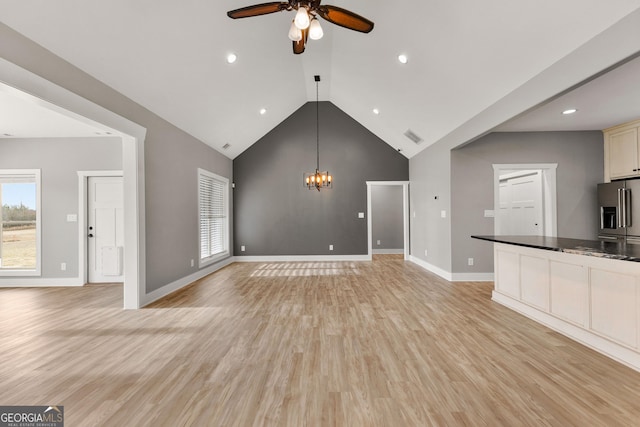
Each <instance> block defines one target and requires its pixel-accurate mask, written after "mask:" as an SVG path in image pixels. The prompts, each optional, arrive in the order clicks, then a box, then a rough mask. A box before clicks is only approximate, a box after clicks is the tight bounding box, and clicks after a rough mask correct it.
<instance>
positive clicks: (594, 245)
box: [471, 236, 640, 371]
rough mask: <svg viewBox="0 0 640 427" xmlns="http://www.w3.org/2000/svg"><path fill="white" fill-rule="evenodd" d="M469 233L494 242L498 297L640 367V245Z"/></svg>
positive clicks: (634, 366)
mask: <svg viewBox="0 0 640 427" xmlns="http://www.w3.org/2000/svg"><path fill="white" fill-rule="evenodd" d="M471 237H472V238H475V239H480V240H486V241H489V242H493V246H494V248H493V250H494V273H495V286H494V290H493V293H492V300H494V301H496V302H498V303H500V304H502V305H504V306H506V307H509V308H511V309H512V310H515V311H518V312H519V313H521V314H523V315H525V316H527V317H529V318H531V319H533V320H535V321H537V322H540V323H542V324H544V325H546V326H548V327H549V328H551V329H554V330H556V331H558V332H560V333H562V334H564V335H566V336H568V337H570V338H572V339H574V340H576V341H578V342H581V343H582V344H584V345H587V346H588V347H591V348H593V349H594V350H597V351H599V352H601V353H603V354H605V355H607V356H609V357H611V358H613V359H615V360H617V361H619V362H621V363H624V364H625V365H627V366H629V367H631V368H633V369H635V370H637V371H640V336H639V334H640V245H633V244H624V243H615V242H601V241H597V240H579V239H566V238H556V237H544V236H471Z"/></svg>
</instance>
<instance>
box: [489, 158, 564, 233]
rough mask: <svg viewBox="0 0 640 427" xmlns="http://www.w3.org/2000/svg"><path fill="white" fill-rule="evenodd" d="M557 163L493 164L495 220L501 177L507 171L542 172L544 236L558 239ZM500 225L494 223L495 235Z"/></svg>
mask: <svg viewBox="0 0 640 427" xmlns="http://www.w3.org/2000/svg"><path fill="white" fill-rule="evenodd" d="M557 168H558V164H557V163H515V164H493V212H494V218H495V215H496V214H497V212H499V210H500V176H501V175H505V174H506V173H507V171H525V170H540V171H542V191H543V195H542V197H543V206H544V212H543V215H544V223H545V230H544V235H545V236H550V237H556V236H557V235H558V203H557V190H556V169H557ZM497 228H498V223H497V221H495V219H494V221H493V230H494V234H497Z"/></svg>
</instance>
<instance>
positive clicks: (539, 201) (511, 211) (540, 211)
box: [498, 171, 545, 236]
mask: <svg viewBox="0 0 640 427" xmlns="http://www.w3.org/2000/svg"><path fill="white" fill-rule="evenodd" d="M499 194H500V202H499V203H500V205H499V206H500V212H499V213H498V222H499V227H498V231H499V234H502V235H522V236H531V235H533V236H543V235H544V231H545V230H544V206H543V187H542V171H527V172H525V173H524V174H519V175H518V176H506V177H505V178H504V179H500V190H499Z"/></svg>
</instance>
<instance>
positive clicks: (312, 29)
mask: <svg viewBox="0 0 640 427" xmlns="http://www.w3.org/2000/svg"><path fill="white" fill-rule="evenodd" d="M322 36H324V31H322V27H321V26H320V21H318V18H315V17H314V18H313V19H312V20H311V23H310V24H309V38H310V39H311V40H320V39H321V38H322Z"/></svg>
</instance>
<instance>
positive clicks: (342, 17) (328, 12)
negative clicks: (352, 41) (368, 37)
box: [227, 0, 373, 54]
mask: <svg viewBox="0 0 640 427" xmlns="http://www.w3.org/2000/svg"><path fill="white" fill-rule="evenodd" d="M321 1H322V0H289V1H276V2H271V3H261V4H254V5H253V6H246V7H241V8H240V9H235V10H230V11H229V12H227V16H229V18H233V19H238V18H249V17H251V16H259V15H267V14H269V13H275V12H282V11H284V10H286V11H291V10H297V12H296V16H295V18H294V19H293V22H291V28H289V39H291V41H292V42H293V53H295V54H300V53H302V52H304V47H305V44H306V43H307V39H308V38H311V39H312V40H319V39H321V38H322V36H323V31H322V27H321V26H320V22H319V21H318V18H317V16H320V17H322V18H324V19H326V20H327V21H329V22H331V23H332V24H336V25H339V26H341V27H344V28H348V29H350V30H354V31H359V32H361V33H368V32H370V31H371V30H373V22H371V21H369V20H368V19H367V18H364V17H362V16H360V15H358V14H355V13H353V12H351V11H349V10H346V9H343V8H341V7H337V6H329V5H327V6H321V5H320V2H321Z"/></svg>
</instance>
